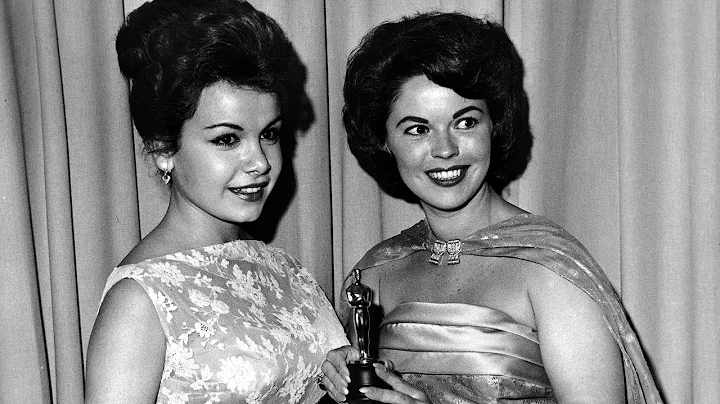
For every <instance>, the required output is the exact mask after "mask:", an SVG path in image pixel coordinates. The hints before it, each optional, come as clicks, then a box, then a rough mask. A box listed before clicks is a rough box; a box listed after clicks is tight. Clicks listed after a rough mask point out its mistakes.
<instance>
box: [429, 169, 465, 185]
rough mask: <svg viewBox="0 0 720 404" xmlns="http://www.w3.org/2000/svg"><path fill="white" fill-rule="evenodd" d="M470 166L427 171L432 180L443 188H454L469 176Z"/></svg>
mask: <svg viewBox="0 0 720 404" xmlns="http://www.w3.org/2000/svg"><path fill="white" fill-rule="evenodd" d="M469 167H470V166H452V167H448V168H442V169H440V168H437V169H433V170H428V171H426V174H427V176H428V178H430V180H431V181H432V182H433V183H435V184H436V185H438V186H441V187H452V186H454V185H457V184H459V183H460V182H461V181H462V180H463V179H464V178H465V174H467V170H468V168H469Z"/></svg>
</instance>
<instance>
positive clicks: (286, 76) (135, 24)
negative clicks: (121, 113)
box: [116, 0, 304, 154]
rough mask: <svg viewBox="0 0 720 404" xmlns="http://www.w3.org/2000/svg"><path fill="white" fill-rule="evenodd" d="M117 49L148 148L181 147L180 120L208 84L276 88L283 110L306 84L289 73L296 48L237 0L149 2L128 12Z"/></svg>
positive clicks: (274, 25) (269, 20) (193, 107)
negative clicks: (219, 83)
mask: <svg viewBox="0 0 720 404" xmlns="http://www.w3.org/2000/svg"><path fill="white" fill-rule="evenodd" d="M116 50H117V54H118V61H119V64H120V71H121V72H122V74H123V75H124V76H125V77H126V78H128V79H129V80H130V84H131V89H130V111H131V114H132V118H133V122H134V124H135V127H136V128H137V131H138V133H139V134H140V136H141V137H142V139H143V143H144V145H145V150H146V151H147V152H149V153H166V154H173V153H175V152H177V150H178V149H179V148H180V130H181V128H182V125H183V124H184V123H185V121H186V120H188V119H190V118H191V117H192V116H193V115H194V114H195V110H196V109H197V103H198V100H199V98H200V94H201V92H202V90H203V89H204V88H205V87H207V86H209V85H211V84H214V83H217V82H221V81H222V82H227V83H229V84H232V85H235V86H238V87H242V88H248V89H251V90H255V91H259V92H263V93H273V94H276V95H277V96H278V99H279V102H280V105H281V109H282V110H283V113H284V111H286V110H287V109H288V108H290V105H289V104H290V103H291V102H293V99H294V96H293V94H294V93H297V92H302V89H299V88H297V87H298V86H302V84H304V83H299V81H298V80H297V74H294V73H291V72H290V71H289V70H290V69H292V68H296V67H297V65H293V62H292V60H293V59H292V55H295V53H294V49H293V47H292V45H291V43H290V41H289V40H288V39H287V37H286V36H285V33H284V32H283V31H282V29H281V28H280V26H279V25H278V24H277V23H276V22H275V21H274V20H273V19H272V18H270V17H269V16H267V15H266V14H264V13H262V12H260V11H257V10H255V9H254V8H253V7H252V6H251V5H250V4H249V3H247V2H241V1H239V0H154V1H151V2H147V3H145V4H143V5H142V6H140V7H139V8H138V9H136V10H134V11H133V12H131V13H130V14H129V15H128V17H127V19H126V21H125V22H124V24H123V25H122V27H121V28H120V30H119V32H118V34H117V39H116ZM302 79H303V80H304V77H303V78H302ZM300 81H302V80H300Z"/></svg>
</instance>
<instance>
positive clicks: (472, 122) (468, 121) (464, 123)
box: [455, 117, 478, 130]
mask: <svg viewBox="0 0 720 404" xmlns="http://www.w3.org/2000/svg"><path fill="white" fill-rule="evenodd" d="M477 124H478V120H477V119H475V118H472V117H465V118H460V120H458V121H457V124H456V125H455V127H456V128H457V129H463V130H468V129H472V128H474V127H475V126H476V125H477Z"/></svg>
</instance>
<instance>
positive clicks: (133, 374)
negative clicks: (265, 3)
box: [86, 0, 347, 404]
mask: <svg viewBox="0 0 720 404" xmlns="http://www.w3.org/2000/svg"><path fill="white" fill-rule="evenodd" d="M116 47H117V54H118V61H119V64H120V70H121V72H122V73H123V74H124V75H125V77H127V78H128V80H129V82H130V108H131V114H132V118H133V122H134V124H135V127H136V129H137V131H138V133H139V134H140V137H141V138H142V140H143V143H144V145H145V151H146V152H147V153H148V154H149V156H150V157H151V158H152V161H153V162H154V164H155V167H156V168H157V170H158V173H159V175H160V176H161V178H162V181H163V182H164V183H165V186H166V187H167V188H168V190H169V194H170V201H169V205H168V209H167V212H166V213H165V215H164V217H163V219H162V220H161V222H160V223H159V224H158V226H157V227H156V228H155V229H153V230H152V231H151V232H150V233H149V234H148V235H147V236H146V237H144V238H143V239H142V240H141V241H140V242H139V243H138V244H137V245H136V246H135V247H134V248H133V250H132V251H130V253H129V254H128V255H127V256H126V257H125V258H124V259H123V260H122V262H121V263H120V264H119V266H118V267H117V268H115V269H114V270H113V272H112V273H111V275H110V276H109V278H108V280H107V284H106V287H105V291H104V294H103V300H102V303H101V306H100V310H99V312H98V316H97V320H96V322H95V325H94V328H93V332H92V335H91V337H90V344H89V347H88V355H87V383H86V402H87V403H103V404H107V403H241V402H243V403H244V402H248V403H250V402H252V403H264V402H273V403H274V402H287V403H315V402H317V401H318V400H319V399H320V397H321V396H322V395H323V394H324V392H323V391H322V390H321V389H320V388H319V386H317V385H316V384H315V383H313V381H314V380H315V378H316V376H317V375H318V374H319V373H320V364H321V362H322V361H323V359H324V357H325V353H326V352H327V351H328V350H330V349H332V348H336V347H338V346H341V345H343V344H345V343H347V339H346V338H345V335H344V330H343V329H342V327H341V325H340V323H339V321H338V320H337V317H336V316H335V312H334V311H333V308H332V306H331V305H330V303H329V302H328V301H327V299H326V297H325V295H324V293H323V291H322V290H321V289H320V288H319V286H318V284H317V283H316V282H315V280H314V279H313V277H312V276H311V274H310V272H309V271H308V270H307V269H306V268H304V267H303V266H302V264H301V263H300V262H299V261H298V260H297V259H296V258H295V257H293V256H291V255H290V254H288V253H287V252H285V251H283V250H282V249H279V248H276V247H272V246H269V245H266V244H265V243H264V242H262V241H259V240H255V239H254V238H253V237H252V236H251V234H250V233H249V232H248V228H247V226H248V225H249V224H250V223H251V222H254V221H255V220H257V219H258V217H259V216H260V214H261V213H262V211H263V207H264V206H265V203H266V201H267V199H268V195H269V194H270V192H271V191H272V190H273V188H274V187H275V186H276V184H277V183H278V178H279V175H280V172H281V169H282V166H283V156H287V154H286V152H285V150H283V149H284V148H287V147H289V146H292V144H293V142H292V140H293V139H292V134H293V129H294V126H295V125H297V124H298V123H299V122H298V119H297V118H296V117H297V115H298V114H297V111H298V105H297V104H298V100H300V101H302V100H303V97H302V96H301V93H302V91H303V89H302V86H303V80H304V78H303V77H302V74H300V75H298V72H299V70H298V68H299V67H300V66H299V62H298V61H297V57H296V56H295V57H293V55H294V51H293V47H292V45H291V43H290V42H289V40H288V39H287V37H286V36H285V34H284V33H283V31H282V29H281V28H280V27H279V26H278V25H277V23H276V22H275V21H274V20H272V19H271V18H270V17H268V16H267V15H265V14H264V13H262V12H260V11H257V10H255V9H254V8H253V7H252V6H251V5H250V4H249V3H246V2H241V1H237V0H153V1H151V2H148V3H145V4H143V5H142V6H140V7H139V8H138V9H137V10H135V11H133V12H132V13H130V15H129V16H128V17H127V20H126V21H125V23H124V24H123V25H122V27H121V28H120V31H119V32H118V35H117V46H116ZM301 73H302V72H301Z"/></svg>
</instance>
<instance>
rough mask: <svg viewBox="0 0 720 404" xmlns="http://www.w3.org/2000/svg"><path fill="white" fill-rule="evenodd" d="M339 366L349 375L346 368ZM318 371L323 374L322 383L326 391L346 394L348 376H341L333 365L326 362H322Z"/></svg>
mask: <svg viewBox="0 0 720 404" xmlns="http://www.w3.org/2000/svg"><path fill="white" fill-rule="evenodd" d="M341 365H342V366H343V367H345V371H346V372H348V375H349V371H347V366H346V365H345V364H344V363H343V364H341ZM320 369H321V370H322V372H323V377H322V383H323V384H324V385H325V388H326V389H327V390H328V391H331V390H332V391H335V392H337V393H338V394H347V386H348V380H349V376H348V377H347V378H346V377H345V376H343V374H342V372H341V371H338V370H337V368H336V367H335V365H333V364H332V363H331V362H330V361H328V360H325V361H323V363H322V364H321V365H320Z"/></svg>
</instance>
